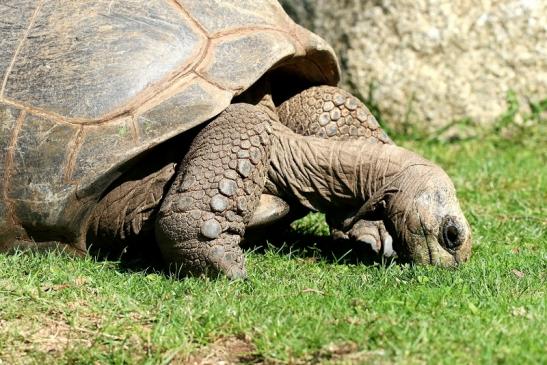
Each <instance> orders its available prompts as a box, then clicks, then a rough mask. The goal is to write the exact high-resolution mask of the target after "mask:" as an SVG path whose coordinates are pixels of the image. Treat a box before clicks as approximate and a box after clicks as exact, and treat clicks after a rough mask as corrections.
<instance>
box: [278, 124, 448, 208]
mask: <svg viewBox="0 0 547 365" xmlns="http://www.w3.org/2000/svg"><path fill="white" fill-rule="evenodd" d="M436 168H437V167H436V166H435V165H434V164H433V163H431V162H429V161H427V160H425V159H424V158H422V157H420V156H418V155H416V154H414V153H412V152H410V151H408V150H405V149H403V148H400V147H397V146H394V145H384V144H371V143H367V142H364V143H363V141H328V140H325V139H319V138H314V137H302V136H299V135H296V134H294V133H292V132H291V131H289V130H287V129H286V128H285V127H283V126H281V125H278V124H277V123H276V124H275V125H274V135H273V144H272V154H271V162H270V170H269V183H268V184H267V187H268V189H269V190H270V192H271V193H273V194H275V195H278V196H281V197H285V198H288V199H289V200H291V199H292V200H294V199H296V200H298V201H299V202H300V203H301V204H303V205H304V206H305V207H307V208H309V209H312V210H315V211H321V212H327V211H332V210H333V208H335V209H336V208H338V209H345V210H347V211H348V214H351V212H352V211H353V212H356V211H357V210H358V209H360V208H362V207H363V205H364V204H365V203H367V202H368V203H369V205H370V207H369V208H370V209H372V208H374V205H376V204H377V203H380V202H383V204H385V199H387V198H388V196H389V195H391V194H394V193H396V192H399V191H401V190H407V189H409V188H411V185H414V186H415V185H416V184H420V183H421V182H422V181H424V180H425V179H427V177H428V176H429V172H430V170H431V169H436ZM411 190H412V189H411ZM390 207H391V205H390V204H389V205H387V206H386V208H387V209H390ZM393 209H394V210H396V209H397V207H393ZM384 213H387V215H390V212H384ZM393 213H395V212H393Z"/></svg>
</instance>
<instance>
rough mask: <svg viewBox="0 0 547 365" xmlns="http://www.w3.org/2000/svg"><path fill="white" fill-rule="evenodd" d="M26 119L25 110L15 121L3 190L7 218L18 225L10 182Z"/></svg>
mask: <svg viewBox="0 0 547 365" xmlns="http://www.w3.org/2000/svg"><path fill="white" fill-rule="evenodd" d="M26 117H27V112H26V111H25V110H21V111H20V112H19V115H18V116H17V120H16V121H15V127H14V128H13V130H12V132H11V136H10V142H9V146H8V148H7V150H8V152H7V154H6V160H5V161H4V179H3V180H4V181H3V189H2V198H3V199H4V201H5V202H6V208H7V214H6V217H7V219H8V220H9V221H10V222H11V223H12V224H16V222H17V219H16V217H15V214H14V212H13V200H12V199H11V198H10V197H9V189H10V180H11V175H12V173H13V159H14V156H15V146H16V145H17V138H18V137H19V132H20V131H21V129H22V127H23V123H24V121H25V118H26Z"/></svg>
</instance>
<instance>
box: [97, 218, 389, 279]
mask: <svg viewBox="0 0 547 365" xmlns="http://www.w3.org/2000/svg"><path fill="white" fill-rule="evenodd" d="M267 231H268V232H275V235H272V234H269V235H268V236H265V234H264V231H262V232H261V234H258V233H256V232H249V233H248V234H247V235H246V236H245V240H244V241H243V242H242V244H241V246H242V248H243V250H244V251H245V253H246V254H249V253H250V252H252V253H256V254H265V253H267V252H272V251H273V252H275V253H276V254H277V255H280V256H285V257H287V258H289V259H296V258H313V259H315V260H318V261H324V262H327V263H336V264H345V265H367V266H370V265H379V264H380V265H389V264H391V263H392V262H394V260H393V259H386V258H382V257H381V256H379V255H377V254H376V253H375V252H374V251H372V250H371V249H370V247H368V246H367V245H365V244H363V243H359V242H355V241H349V240H333V239H332V238H331V237H330V236H324V235H318V234H313V233H309V232H305V231H302V230H296V229H294V228H283V229H280V228H278V227H276V228H273V229H268V230H267ZM92 256H93V257H94V258H95V259H97V260H99V261H102V260H111V261H116V262H118V269H119V270H120V271H121V272H126V273H132V272H140V273H145V274H148V273H156V274H160V273H161V274H164V275H172V274H170V273H169V272H168V270H167V269H166V267H165V264H164V262H163V260H162V258H161V253H160V251H159V248H158V247H157V245H147V246H146V248H145V249H144V248H143V247H132V248H128V249H126V250H124V252H123V253H122V254H121V255H119V256H118V257H113V256H112V255H101V254H100V253H97V252H92Z"/></svg>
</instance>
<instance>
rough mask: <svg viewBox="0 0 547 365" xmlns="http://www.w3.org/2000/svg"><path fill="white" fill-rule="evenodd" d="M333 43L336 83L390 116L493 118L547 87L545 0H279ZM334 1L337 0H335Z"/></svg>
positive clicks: (398, 120) (438, 120)
mask: <svg viewBox="0 0 547 365" xmlns="http://www.w3.org/2000/svg"><path fill="white" fill-rule="evenodd" d="M281 2H282V3H283V5H284V7H285V9H286V10H287V12H288V13H289V14H290V15H291V16H292V17H293V18H295V20H297V21H298V22H299V23H300V24H302V25H303V26H305V27H307V28H309V29H311V30H313V31H315V32H316V33H317V34H319V35H321V36H323V37H324V38H325V39H327V41H329V43H331V45H332V46H333V47H334V48H335V50H336V52H337V54H338V56H339V57H340V61H341V64H342V68H343V74H344V76H343V77H344V80H343V82H342V85H343V86H345V87H346V88H348V89H350V91H352V92H353V93H355V94H356V95H360V96H361V97H363V98H364V99H367V98H369V96H371V97H372V99H373V100H374V101H375V102H376V103H377V105H378V107H379V110H380V112H381V114H382V116H383V118H384V119H385V120H386V121H387V122H388V123H390V125H401V124H402V123H411V124H414V125H420V126H422V127H428V128H431V129H434V128H438V127H440V126H443V125H446V124H447V123H449V122H451V121H453V120H456V119H460V118H466V117H469V118H472V119H473V120H474V121H477V122H479V123H483V124H484V123H489V122H492V121H494V120H495V119H496V118H497V117H499V116H500V115H501V114H502V113H503V112H504V111H506V110H507V107H508V106H507V103H506V95H507V93H508V92H509V91H514V92H515V93H516V94H517V96H518V98H519V101H520V105H521V110H520V113H521V114H520V117H519V116H518V117H517V118H521V117H522V115H524V114H526V113H527V112H528V111H527V110H526V106H527V105H528V102H529V101H530V100H528V98H532V100H531V101H534V100H535V101H537V100H538V99H542V98H545V97H546V96H547V26H546V24H547V1H544V0H488V1H482V0H454V1H425V0H398V1H393V0H344V1H333V0H281ZM334 3H336V4H334Z"/></svg>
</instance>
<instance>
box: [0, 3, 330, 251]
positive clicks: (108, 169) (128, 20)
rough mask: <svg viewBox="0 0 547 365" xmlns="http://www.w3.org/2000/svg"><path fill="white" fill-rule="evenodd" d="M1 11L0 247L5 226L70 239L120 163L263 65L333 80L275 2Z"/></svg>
mask: <svg viewBox="0 0 547 365" xmlns="http://www.w3.org/2000/svg"><path fill="white" fill-rule="evenodd" d="M0 14H2V18H3V19H2V23H3V24H2V26H1V27H0V82H1V84H0V87H1V89H0V128H1V134H0V177H1V179H0V193H1V194H2V197H1V198H0V246H1V242H2V240H3V239H4V240H5V236H9V235H10V234H11V235H18V234H21V233H14V232H16V231H17V229H19V230H20V231H23V232H26V235H27V236H31V238H35V237H37V236H40V235H46V236H47V232H57V233H58V232H63V234H62V235H63V237H53V238H54V239H63V240H65V241H73V240H77V239H78V237H81V234H82V230H83V229H85V227H84V226H85V219H86V217H87V216H88V213H89V211H90V209H91V208H92V207H93V206H94V204H95V203H96V202H97V200H98V199H99V198H100V196H101V195H102V194H103V193H104V191H105V190H106V189H107V188H108V187H109V186H110V185H111V184H112V183H113V182H114V181H115V180H116V179H117V178H119V177H120V175H121V174H122V173H123V169H122V166H124V164H126V163H127V162H128V161H130V160H133V159H135V158H138V156H139V155H141V154H143V152H145V151H147V150H149V149H151V148H152V147H154V146H156V145H158V144H161V143H162V142H165V141H167V140H169V139H171V138H173V137H174V136H177V135H179V134H181V133H183V132H185V131H187V130H188V129H190V128H192V127H194V126H196V125H198V124H200V123H204V122H206V121H208V120H210V119H211V118H212V117H214V116H215V115H217V114H219V113H220V112H221V111H223V110H224V109H225V108H226V107H227V106H228V105H229V104H230V103H231V101H232V99H233V98H234V97H235V96H237V95H239V94H241V93H242V92H244V91H245V90H246V89H248V88H249V87H250V86H252V85H253V84H254V83H255V82H256V81H257V80H259V79H260V78H261V77H262V76H263V75H264V74H265V73H266V72H269V71H272V70H279V71H280V72H286V73H292V74H298V75H299V77H301V78H303V79H305V80H307V81H308V82H309V83H310V84H331V85H333V84H336V83H337V82H338V75H339V71H338V64H337V61H336V57H335V55H334V53H333V51H332V49H331V48H330V47H329V45H328V44H326V43H325V42H324V41H323V40H322V39H321V38H319V37H318V36H316V35H314V34H312V33H311V32H309V31H307V30H305V29H303V28H302V27H300V26H298V25H296V24H295V23H294V22H293V21H292V20H291V19H290V18H289V17H288V16H287V15H286V14H285V12H284V11H283V9H282V8H281V6H280V5H279V4H278V3H277V1H275V0H238V1H231V0H147V1H144V0H143V1H138V0H118V1H111V0H108V1H107V0H94V1H63V0H51V1H42V0H7V1H6V0H4V1H2V2H1V3H0ZM286 80H289V78H286V79H285V81H286ZM274 82H275V80H274ZM280 82H281V81H280ZM278 87H280V88H283V87H284V86H283V85H278ZM21 228H23V230H21ZM2 237H4V238H2ZM39 238H40V239H43V237H39Z"/></svg>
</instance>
